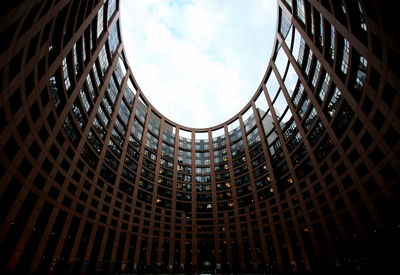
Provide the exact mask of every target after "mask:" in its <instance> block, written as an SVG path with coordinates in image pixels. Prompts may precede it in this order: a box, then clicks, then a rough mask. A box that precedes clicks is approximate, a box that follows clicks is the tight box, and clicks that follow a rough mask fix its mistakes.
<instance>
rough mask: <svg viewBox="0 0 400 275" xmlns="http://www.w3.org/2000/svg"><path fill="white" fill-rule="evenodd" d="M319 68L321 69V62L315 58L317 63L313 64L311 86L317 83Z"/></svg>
mask: <svg viewBox="0 0 400 275" xmlns="http://www.w3.org/2000/svg"><path fill="white" fill-rule="evenodd" d="M320 69H321V63H320V62H319V60H317V65H316V66H315V71H314V76H313V79H312V82H311V85H312V86H313V87H315V85H317V81H318V77H319V71H320Z"/></svg>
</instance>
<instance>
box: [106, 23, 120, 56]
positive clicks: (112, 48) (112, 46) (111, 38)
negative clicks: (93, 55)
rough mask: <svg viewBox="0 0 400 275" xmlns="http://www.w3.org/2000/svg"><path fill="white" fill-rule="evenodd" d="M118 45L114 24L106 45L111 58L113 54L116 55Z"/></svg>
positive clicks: (115, 25)
mask: <svg viewBox="0 0 400 275" xmlns="http://www.w3.org/2000/svg"><path fill="white" fill-rule="evenodd" d="M118 44H119V37H118V30H117V24H114V27H113V28H112V30H111V32H110V35H109V36H108V45H109V47H110V53H111V56H114V54H115V53H116V51H117V47H118Z"/></svg>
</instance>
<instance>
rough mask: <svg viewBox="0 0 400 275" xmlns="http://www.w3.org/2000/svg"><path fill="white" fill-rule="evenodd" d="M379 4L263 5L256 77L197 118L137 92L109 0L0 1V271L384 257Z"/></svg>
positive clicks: (162, 268)
mask: <svg viewBox="0 0 400 275" xmlns="http://www.w3.org/2000/svg"><path fill="white" fill-rule="evenodd" d="M381 2H384V1H373V0H371V1H366V0H365V1H364V0H353V1H350V0H349V1H344V0H343V1H336V0H335V1H331V2H330V1H328V0H321V1H317V0H293V1H292V0H282V1H278V10H277V12H278V20H277V31H276V38H275V41H274V43H275V48H274V51H273V55H272V57H271V60H270V62H269V65H268V68H267V69H266V73H265V76H264V78H263V79H262V81H261V83H260V85H259V88H258V89H257V90H256V91H255V94H254V96H253V97H252V98H251V100H250V102H249V103H248V104H247V105H246V106H244V108H243V109H242V110H241V111H240V112H239V113H238V114H237V115H235V116H234V117H232V118H231V119H230V120H228V121H226V122H225V123H222V124H220V125H217V126H214V127H210V128H205V129H193V128H189V127H185V126H182V125H179V124H176V123H174V122H173V121H171V120H169V119H168V118H166V117H165V116H163V115H162V114H160V113H159V112H158V111H157V110H156V109H155V108H154V107H153V106H152V105H151V103H150V102H148V100H147V99H146V98H145V96H144V94H143V92H142V91H141V90H140V88H139V85H138V83H136V81H135V79H134V76H133V75H132V73H131V69H130V67H129V65H128V62H127V60H126V58H125V53H124V51H125V50H127V49H124V47H123V43H122V38H121V35H120V26H119V12H118V1H117V0H107V1H103V0H90V1H78V0H74V1H66V0H47V1H38V0H36V1H14V2H12V3H11V4H9V5H10V6H7V7H4V9H2V11H1V12H0V32H1V36H0V37H1V41H2V43H1V46H0V77H1V78H0V86H1V101H0V134H1V138H0V148H1V151H0V182H1V184H0V226H1V227H0V228H1V229H0V271H1V272H2V274H4V273H5V272H9V273H14V272H15V273H17V274H22V273H37V274H46V273H62V274H64V273H65V274H67V273H70V274H79V273H86V274H92V273H104V274H106V273H119V272H125V273H139V272H149V271H150V270H151V271H158V272H175V273H179V272H192V271H196V270H201V269H206V268H207V269H209V268H210V267H209V266H210V265H211V268H213V269H217V270H218V271H219V272H226V271H232V270H233V271H235V272H247V273H252V272H272V273H284V272H285V273H290V272H316V273H318V272H325V273H326V272H328V271H332V272H339V271H353V272H368V271H372V270H375V271H383V270H385V268H386V269H387V270H391V269H392V268H394V267H395V263H396V261H398V259H399V257H398V256H399V252H398V245H399V230H400V219H399V215H400V214H399V213H400V212H399V198H400V189H399V182H400V176H399V171H400V163H399V158H400V154H399V146H400V144H399V137H400V108H399V106H400V104H399V103H400V99H399V96H400V93H399V89H400V86H399V69H398V68H399V66H398V64H399V60H400V58H399V56H400V48H399V43H398V42H399V37H398V36H397V35H396V32H395V27H396V26H393V25H391V23H390V22H391V19H393V16H394V12H391V8H390V7H387V6H384V5H383V4H382V3H381ZM385 4H388V3H385ZM260 35H262V34H260Z"/></svg>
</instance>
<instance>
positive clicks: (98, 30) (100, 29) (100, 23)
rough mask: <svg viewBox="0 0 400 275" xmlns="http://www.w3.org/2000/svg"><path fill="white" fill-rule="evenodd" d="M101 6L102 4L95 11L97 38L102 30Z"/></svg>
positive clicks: (102, 16)
mask: <svg viewBox="0 0 400 275" xmlns="http://www.w3.org/2000/svg"><path fill="white" fill-rule="evenodd" d="M103 8H104V6H102V7H101V8H100V10H99V12H98V13H97V38H99V37H100V35H101V33H102V32H103V20H104V15H103Z"/></svg>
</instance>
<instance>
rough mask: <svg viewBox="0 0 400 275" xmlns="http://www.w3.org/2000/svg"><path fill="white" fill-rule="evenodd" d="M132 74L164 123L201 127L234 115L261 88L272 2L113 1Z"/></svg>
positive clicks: (268, 49)
mask: <svg viewBox="0 0 400 275" xmlns="http://www.w3.org/2000/svg"><path fill="white" fill-rule="evenodd" d="M120 12H121V19H120V21H121V32H122V39H123V42H124V45H125V53H126V55H127V59H128V63H129V65H130V67H131V69H132V72H133V75H134V76H135V79H136V81H137V83H138V84H139V87H140V89H141V90H142V92H143V93H144V95H145V96H146V98H147V99H148V100H149V102H150V103H151V104H152V105H153V106H154V107H155V108H156V109H157V110H158V111H159V112H160V113H161V114H163V115H164V116H166V117H167V118H168V119H170V120H172V121H174V122H176V123H179V124H181V125H184V126H188V127H193V128H207V127H212V126H215V125H217V124H220V123H222V122H224V121H226V120H228V119H230V118H231V117H233V116H234V115H236V114H237V113H238V112H239V111H240V110H241V109H242V108H243V107H244V106H245V105H246V104H247V103H248V102H249V100H250V99H251V97H252V96H253V94H254V93H255V91H256V89H257V88H258V86H259V85H260V83H261V80H262V78H263V76H264V73H265V70H266V68H267V64H268V62H269V59H270V57H271V54H272V46H273V40H274V37H275V32H276V14H277V7H276V0H247V1H244V0H175V1H172V0H121V1H120Z"/></svg>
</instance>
